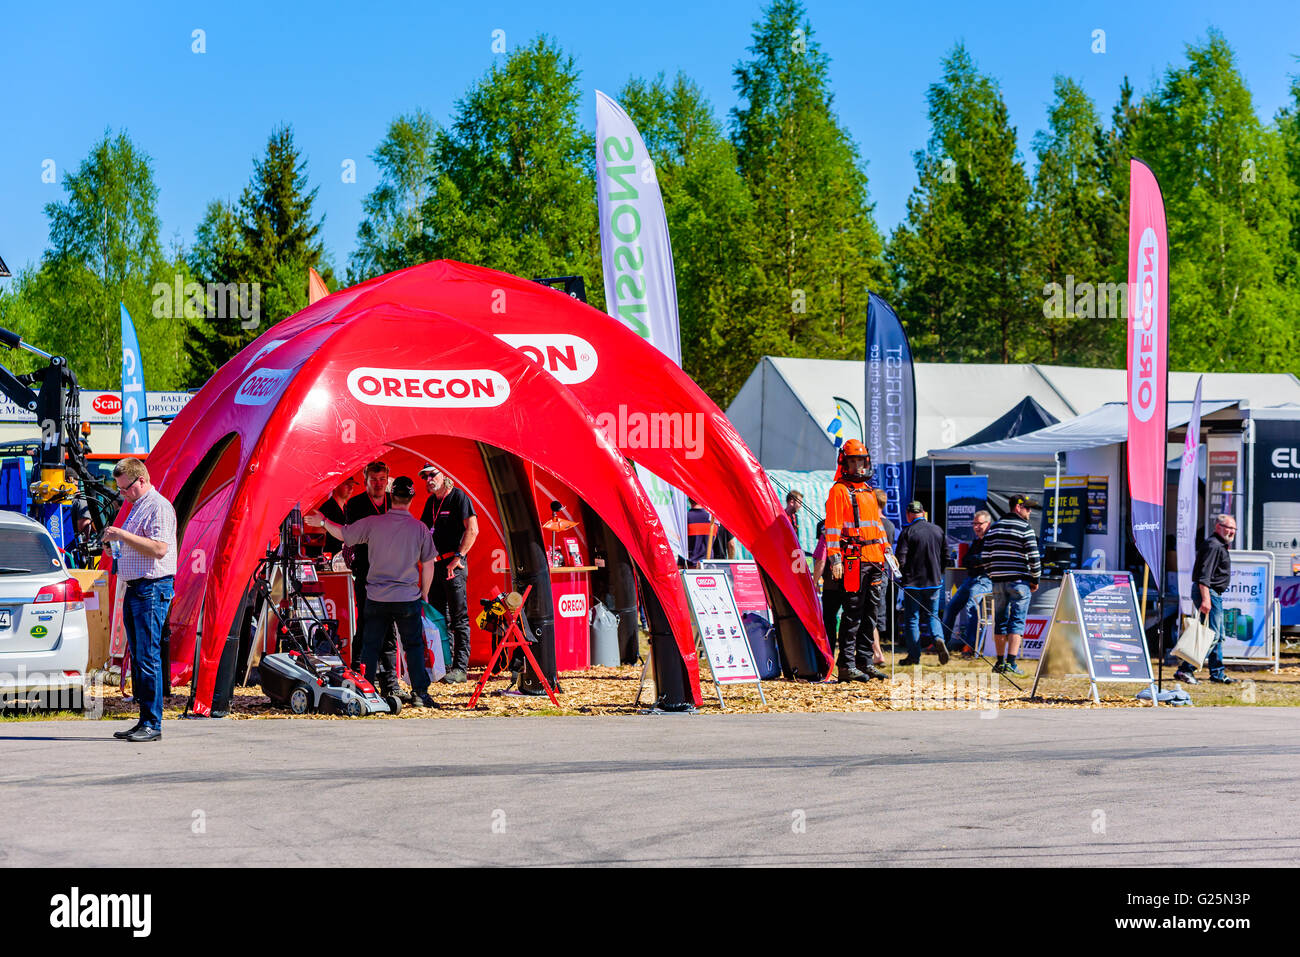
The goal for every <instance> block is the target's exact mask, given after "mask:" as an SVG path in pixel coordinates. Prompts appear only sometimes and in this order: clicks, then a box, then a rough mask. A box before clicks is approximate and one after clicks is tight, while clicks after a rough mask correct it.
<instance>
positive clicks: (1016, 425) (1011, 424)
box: [957, 395, 1061, 446]
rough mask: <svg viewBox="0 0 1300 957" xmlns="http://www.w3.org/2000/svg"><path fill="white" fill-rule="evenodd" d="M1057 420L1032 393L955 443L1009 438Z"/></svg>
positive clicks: (970, 443)
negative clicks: (972, 433)
mask: <svg viewBox="0 0 1300 957" xmlns="http://www.w3.org/2000/svg"><path fill="white" fill-rule="evenodd" d="M1059 421H1061V420H1060V419H1058V418H1057V417H1056V416H1054V415H1052V413H1050V412H1048V411H1047V410H1046V409H1044V408H1043V407H1042V406H1041V405H1039V404H1038V402H1037V401H1035V399H1034V397H1033V396H1032V395H1027V396H1025V397H1024V398H1023V399H1021V400H1020V401H1019V402H1017V403H1016V404H1015V405H1014V406H1013V407H1012V408H1010V409H1008V410H1007V411H1006V412H1004V413H1003V414H1002V415H1000V416H998V417H997V418H996V419H995V420H994V421H992V422H990V423H989V424H988V425H986V426H985V427H984V428H982V429H980V430H979V431H978V432H976V433H975V434H974V435H972V436H969V437H968V438H966V439H964V440H963V441H961V442H958V443H957V445H958V446H962V445H978V444H980V443H981V442H996V441H998V440H999V439H1009V438H1011V437H1012V436H1013V435H1024V434H1025V433H1026V432H1037V431H1038V430H1039V429H1042V428H1046V427H1047V426H1049V425H1055V424H1056V423H1057V422H1059Z"/></svg>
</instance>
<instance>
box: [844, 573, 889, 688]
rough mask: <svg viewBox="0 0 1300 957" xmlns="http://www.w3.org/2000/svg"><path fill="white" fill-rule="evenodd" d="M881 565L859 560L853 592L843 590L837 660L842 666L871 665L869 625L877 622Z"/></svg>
mask: <svg viewBox="0 0 1300 957" xmlns="http://www.w3.org/2000/svg"><path fill="white" fill-rule="evenodd" d="M883 577H884V572H883V569H882V568H881V566H880V565H876V564H872V563H870V562H863V563H862V580H861V582H860V584H859V587H858V590H857V591H856V592H851V591H843V592H842V593H843V595H844V605H843V607H842V610H841V611H840V632H839V645H840V647H839V655H838V657H837V658H836V663H837V664H838V665H839V667H840V668H841V669H843V670H848V669H850V668H856V669H857V670H858V671H865V670H866V669H867V668H868V667H869V666H870V665H871V658H872V654H871V629H872V628H873V627H874V626H875V624H876V619H877V617H878V615H879V608H880V602H881V597H880V596H881V588H880V585H881V581H882V579H883Z"/></svg>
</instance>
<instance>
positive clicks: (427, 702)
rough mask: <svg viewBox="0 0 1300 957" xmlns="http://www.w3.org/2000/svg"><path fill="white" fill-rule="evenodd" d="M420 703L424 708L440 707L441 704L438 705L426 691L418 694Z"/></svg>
mask: <svg viewBox="0 0 1300 957" xmlns="http://www.w3.org/2000/svg"><path fill="white" fill-rule="evenodd" d="M420 705H421V706H422V707H425V708H439V707H441V705H439V704H438V702H436V701H434V700H433V696H432V695H430V694H429V693H428V692H427V691H426V692H425V693H424V694H422V695H420Z"/></svg>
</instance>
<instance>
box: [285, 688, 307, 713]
mask: <svg viewBox="0 0 1300 957" xmlns="http://www.w3.org/2000/svg"><path fill="white" fill-rule="evenodd" d="M289 710H290V711H292V712H293V713H294V714H306V713H307V712H308V711H310V710H311V692H310V691H308V690H307V686H306V685H298V687H296V688H294V689H293V691H291V692H290V693H289Z"/></svg>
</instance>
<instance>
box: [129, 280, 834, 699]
mask: <svg viewBox="0 0 1300 957" xmlns="http://www.w3.org/2000/svg"><path fill="white" fill-rule="evenodd" d="M544 370H545V371H544ZM435 373H436V374H435ZM548 373H549V374H548ZM637 415H641V416H644V417H648V416H654V415H661V416H663V415H666V416H668V417H669V419H668V420H667V421H670V422H671V421H674V420H673V418H672V417H673V416H674V415H675V416H676V417H677V418H676V420H675V421H677V422H681V421H684V417H686V416H692V417H694V418H693V422H694V423H696V424H698V425H699V428H698V429H697V430H695V434H694V435H691V436H688V437H689V438H691V439H692V441H691V442H678V443H676V444H672V443H669V444H668V445H669V447H664V445H662V444H659V443H651V444H646V443H645V441H644V439H642V441H641V443H640V444H638V443H637V442H636V437H635V436H632V437H631V439H630V440H629V435H628V433H627V430H626V429H625V427H624V426H623V425H621V424H620V423H625V422H626V421H628V418H629V417H634V416H637ZM620 417H622V418H621V419H620ZM345 438H346V439H347V441H345ZM456 443H459V444H460V448H461V452H462V453H464V450H465V448H466V447H469V448H471V453H470V454H469V457H468V458H466V457H465V455H464V454H462V455H461V457H460V460H461V461H462V462H464V461H470V460H472V459H473V458H474V455H473V454H472V449H473V447H474V446H475V445H477V446H478V447H480V448H481V449H483V450H484V459H485V461H486V460H487V459H488V454H487V451H486V450H488V449H497V450H504V451H505V452H507V453H510V456H511V457H513V458H514V459H515V460H516V461H517V462H519V463H522V462H535V463H537V464H538V465H539V466H541V467H542V468H544V469H545V470H547V471H548V472H550V473H551V474H552V475H554V476H555V477H556V478H557V479H558V480H559V482H561V483H563V484H564V485H565V486H567V487H569V488H571V489H572V490H573V491H574V492H575V493H576V494H577V495H579V496H580V497H581V498H582V499H583V500H584V502H585V503H586V504H587V505H589V506H591V508H592V509H593V510H594V511H595V512H596V513H597V514H598V515H599V516H600V518H601V519H603V520H604V521H605V522H607V523H608V526H609V531H610V532H611V533H612V534H614V535H615V536H617V538H618V539H619V540H620V541H621V542H622V543H623V544H624V545H626V546H627V548H628V552H629V554H630V555H631V557H632V559H633V561H635V563H636V565H637V566H638V567H639V568H640V569H641V571H642V573H643V574H644V575H645V581H646V584H648V585H649V586H650V588H649V590H650V592H652V593H653V598H654V599H656V601H655V604H656V605H657V606H658V608H659V609H660V610H661V612H662V616H663V624H664V628H665V629H666V630H667V631H670V632H671V638H672V641H673V643H674V644H675V646H676V650H677V651H678V652H679V653H680V664H681V665H682V666H684V669H683V670H684V675H683V676H684V677H685V678H686V679H687V681H688V682H689V685H690V696H691V698H692V699H694V700H695V702H696V703H697V704H698V703H699V690H698V673H697V669H696V663H695V656H694V648H693V640H692V638H691V636H690V628H689V617H688V615H687V611H686V608H685V601H684V596H683V593H682V590H681V586H680V582H679V581H678V580H677V578H676V575H675V567H674V565H673V561H672V556H671V554H669V553H668V551H667V545H666V541H665V539H664V536H663V534H662V530H661V529H660V528H659V525H658V519H657V517H656V516H655V515H654V513H653V510H652V509H650V506H649V503H648V501H647V500H646V499H645V495H644V492H643V490H641V488H640V485H639V483H638V482H637V480H636V478H635V473H634V472H633V471H632V470H631V468H630V466H629V464H628V462H627V461H626V459H624V458H623V456H622V455H620V454H619V452H620V449H619V448H618V447H616V443H618V444H619V445H622V446H624V447H623V448H622V452H623V453H624V454H625V455H626V456H627V457H628V458H632V459H635V460H636V461H637V462H639V463H641V464H643V465H645V466H646V467H647V468H650V469H651V470H652V471H654V472H656V473H657V474H659V475H661V476H663V477H664V478H665V479H667V480H668V481H670V482H672V483H673V484H675V485H678V486H679V487H681V488H682V489H683V490H684V491H686V492H688V493H689V494H691V495H692V497H694V498H695V499H696V500H697V501H699V502H701V503H702V504H704V505H705V507H707V508H709V509H710V510H711V511H713V512H714V514H715V515H717V516H718V518H719V520H720V521H722V522H723V523H724V524H725V525H727V526H728V527H729V528H730V529H731V530H732V531H733V533H734V534H735V535H736V537H737V538H738V539H740V540H741V541H742V542H744V543H745V544H746V545H747V547H749V548H750V550H751V551H752V552H753V553H754V554H755V557H756V559H757V560H758V562H759V565H760V567H761V569H762V570H763V572H764V578H765V586H766V589H767V591H768V596H769V602H770V604H771V605H772V607H773V608H774V610H775V611H776V616H777V624H778V627H779V628H780V629H781V636H782V645H783V650H785V651H786V653H787V656H788V657H793V658H794V659H795V661H796V670H799V671H802V672H803V673H804V674H805V676H816V675H819V674H820V673H821V672H823V671H829V669H830V666H831V662H830V655H829V650H828V648H827V646H826V644H825V638H824V634H823V633H822V631H821V622H820V615H819V613H818V610H817V604H816V598H815V595H814V593H813V591H812V586H811V581H810V579H809V577H808V575H807V574H806V572H802V571H801V570H800V569H799V561H798V558H801V553H800V552H799V551H798V544H797V542H796V540H795V537H794V534H793V531H792V529H791V528H790V526H789V524H788V522H787V521H786V520H785V518H784V515H783V514H782V512H781V508H780V502H779V501H778V500H777V498H776V496H775V494H774V493H773V492H772V491H771V489H770V487H769V486H768V484H767V482H766V479H765V478H764V476H763V473H762V469H761V467H760V466H759V465H758V463H757V461H755V460H754V458H753V456H752V454H751V453H750V452H749V450H748V449H747V448H746V447H745V446H744V443H743V442H742V441H741V440H740V438H739V436H738V435H736V433H735V431H734V429H733V428H732V427H731V425H730V423H729V422H728V421H727V419H726V417H725V416H724V415H723V414H722V413H721V411H720V410H718V409H717V407H716V406H715V405H714V404H713V403H712V402H711V401H710V400H709V399H708V398H707V396H705V395H704V394H703V392H702V391H700V390H699V388H698V387H697V386H695V384H694V383H693V382H691V380H690V379H689V378H688V377H687V376H685V375H684V373H682V372H681V370H680V369H677V368H676V367H675V366H673V365H672V363H671V362H669V361H668V360H667V359H665V358H664V357H663V356H662V355H661V354H660V353H659V352H658V351H657V350H655V349H654V348H653V347H652V346H650V345H649V344H648V343H646V342H644V341H643V340H641V339H640V338H639V337H637V336H635V335H634V334H632V333H631V332H630V331H628V330H627V329H625V328H624V327H623V326H622V325H621V324H619V323H618V322H617V321H615V320H613V319H611V318H610V317H608V316H606V315H604V314H603V313H600V312H598V311H596V310H594V309H591V308H590V307H587V306H586V305H584V304H582V303H579V302H577V301H575V300H573V299H570V298H569V297H567V296H565V295H564V294H562V293H560V292H558V291H556V290H553V289H550V288H548V287H545V286H542V285H539V284H537V283H533V282H530V281H528V280H523V279H519V278H518V277H514V276H509V275H507V274H504V273H499V272H495V271H492V270H486V269H481V268H478V267H472V266H466V265H463V264H460V263H452V262H436V263H429V264H426V265H423V266H417V267H413V268H411V269H407V270H403V271H401V272H398V273H392V274H389V275H387V276H382V277H379V278H377V279H375V280H371V281H369V282H367V283H364V284H362V285H360V286H356V287H352V288H350V289H346V290H343V291H341V292H339V293H336V294H334V295H332V296H330V297H328V298H326V299H324V300H322V301H320V302H318V303H316V304H314V305H313V306H311V307H309V308H308V309H306V310H303V311H302V312H300V313H297V314H296V315H294V316H291V317H289V318H288V319H286V320H284V321H283V322H281V323H279V324H278V325H276V326H275V327H273V328H272V329H270V330H268V332H267V333H265V334H264V335H263V336H261V337H260V338H259V339H258V340H257V341H256V342H254V343H252V344H251V345H249V346H248V347H247V348H246V349H245V350H243V352H241V353H240V354H239V355H238V356H236V357H235V358H234V359H233V360H231V361H230V362H229V363H227V364H226V365H225V366H224V367H222V369H220V370H218V372H217V374H216V375H215V376H214V377H213V378H212V379H211V380H210V381H209V382H208V384H207V385H206V386H205V387H204V389H203V390H202V391H201V392H200V393H199V394H198V395H196V396H195V397H194V399H193V400H192V401H191V402H190V403H189V404H188V405H187V406H186V408H185V409H184V410H183V411H182V413H181V414H180V415H179V416H177V418H176V419H175V420H174V421H173V423H172V425H171V427H170V428H169V429H168V430H167V432H166V433H165V435H164V437H163V439H162V441H160V443H159V444H158V445H157V447H156V448H155V450H154V452H153V454H151V455H150V457H149V461H150V468H151V472H152V473H153V475H154V477H155V484H157V485H158V487H159V489H160V490H161V491H162V493H163V494H164V495H166V496H168V498H170V499H172V500H173V501H174V502H175V503H176V505H177V511H178V517H179V518H180V521H181V527H182V531H183V540H182V547H181V556H180V557H181V562H180V563H179V570H178V577H177V600H176V604H175V605H174V608H173V615H172V629H173V643H172V649H173V651H172V656H173V662H175V663H177V664H178V665H179V666H180V667H179V668H174V669H173V670H174V672H175V673H176V676H177V679H178V680H184V678H185V677H186V674H185V672H187V671H189V670H190V669H189V667H187V665H188V663H189V662H191V661H193V662H194V663H195V664H196V665H197V667H198V669H199V680H198V682H197V683H196V695H195V699H194V710H195V711H197V712H199V713H205V712H206V711H207V709H208V708H210V706H211V702H212V690H213V687H214V683H215V681H216V671H217V669H218V667H219V666H220V663H221V660H222V654H223V650H224V649H225V646H226V644H227V636H229V634H230V631H231V623H232V620H233V617H234V615H235V611H236V608H237V606H238V604H239V600H240V598H241V596H242V593H243V588H244V586H245V585H246V583H247V579H248V576H249V574H250V573H251V571H252V567H253V565H254V564H255V562H256V560H257V557H258V556H259V555H260V554H261V549H262V548H263V547H264V546H265V544H266V542H267V540H268V539H269V538H271V537H272V536H273V535H274V533H275V531H276V529H277V528H278V525H279V522H280V520H281V519H282V518H283V516H284V515H285V514H286V513H287V512H288V510H289V509H290V508H292V507H293V506H294V505H295V504H302V505H303V506H304V507H307V506H308V505H309V504H314V503H315V502H318V501H320V500H322V499H323V498H324V497H325V496H326V495H328V493H329V490H330V489H331V488H332V486H333V485H334V484H335V483H336V482H337V481H338V480H339V478H340V477H341V476H342V475H345V474H350V473H353V472H355V471H356V470H357V469H358V468H359V467H360V466H361V465H363V464H364V463H365V462H366V461H368V460H369V459H370V458H373V457H382V455H383V454H384V451H385V450H389V452H390V456H391V455H392V454H393V450H396V449H405V450H406V451H408V452H409V453H410V454H411V456H412V458H411V461H412V462H413V461H414V460H415V459H416V458H418V457H419V456H420V455H425V454H427V455H428V457H430V458H433V459H435V460H436V459H437V458H438V457H439V453H440V452H441V453H446V452H447V450H448V449H451V448H453V447H454V446H456ZM440 464H444V465H445V467H447V468H448V471H449V473H450V474H452V475H453V476H454V477H456V478H457V481H458V482H459V483H461V484H462V485H465V486H467V490H469V489H470V488H473V490H474V491H475V492H477V493H478V494H479V495H480V496H483V497H484V498H486V497H488V496H487V494H486V493H488V492H489V491H490V489H489V488H488V486H489V485H490V484H491V483H490V482H488V481H487V478H490V477H485V476H484V475H481V474H480V475H477V476H469V475H465V474H464V468H463V467H462V468H461V469H460V471H461V473H462V474H459V475H458V474H457V472H458V469H457V467H455V466H453V465H452V463H451V462H443V463H440ZM509 471H510V469H509V468H506V472H509ZM394 474H399V473H398V472H396V471H395V472H394ZM738 478H739V479H740V480H738ZM500 479H501V477H500V476H497V477H496V479H495V481H496V484H498V485H499V484H500ZM527 481H528V479H526V478H523V477H522V473H521V472H518V470H516V482H517V484H523V483H526V482H527ZM494 504H495V505H496V506H497V507H498V508H499V507H500V501H497V502H495V503H494ZM496 518H497V516H493V519H494V520H496ZM506 524H507V525H508V524H509V523H506ZM514 524H515V525H522V524H529V525H531V526H533V527H531V528H528V529H521V528H516V529H514V532H516V533H525V532H526V533H527V534H530V535H532V536H533V538H534V539H535V538H537V535H536V528H535V525H536V515H535V514H532V515H531V516H528V517H524V516H523V514H522V513H521V512H518V510H516V514H515V516H514ZM510 534H511V531H510V529H508V528H505V527H502V528H498V531H497V535H498V536H501V537H503V538H508V537H509V536H510ZM485 551H486V550H485ZM796 556H797V558H796ZM512 558H517V556H512ZM187 559H189V560H188V561H187ZM471 572H472V574H473V572H474V569H471ZM487 577H490V576H487V575H485V576H482V577H478V581H479V582H483V581H485V580H486V578H487ZM498 577H500V576H498ZM204 596H206V598H205V597H204ZM548 601H549V598H548ZM200 605H201V606H202V608H203V619H202V620H203V624H204V635H203V639H202V647H201V648H199V649H196V648H195V645H194V637H193V635H194V625H195V623H196V622H197V620H198V614H197V612H198V609H199V607H200ZM810 637H811V639H812V641H811V642H810V641H809V640H808V639H809V638H810ZM801 641H802V644H800V642H801ZM814 643H815V648H816V652H815V653H814V654H815V657H814V658H812V659H809V653H810V651H811V649H812V648H813V646H814ZM792 649H793V655H791V650H792ZM803 649H808V650H803ZM196 651H197V653H196ZM801 655H802V659H803V660H800V657H801ZM817 658H820V662H819V661H817V660H816V659H817Z"/></svg>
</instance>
